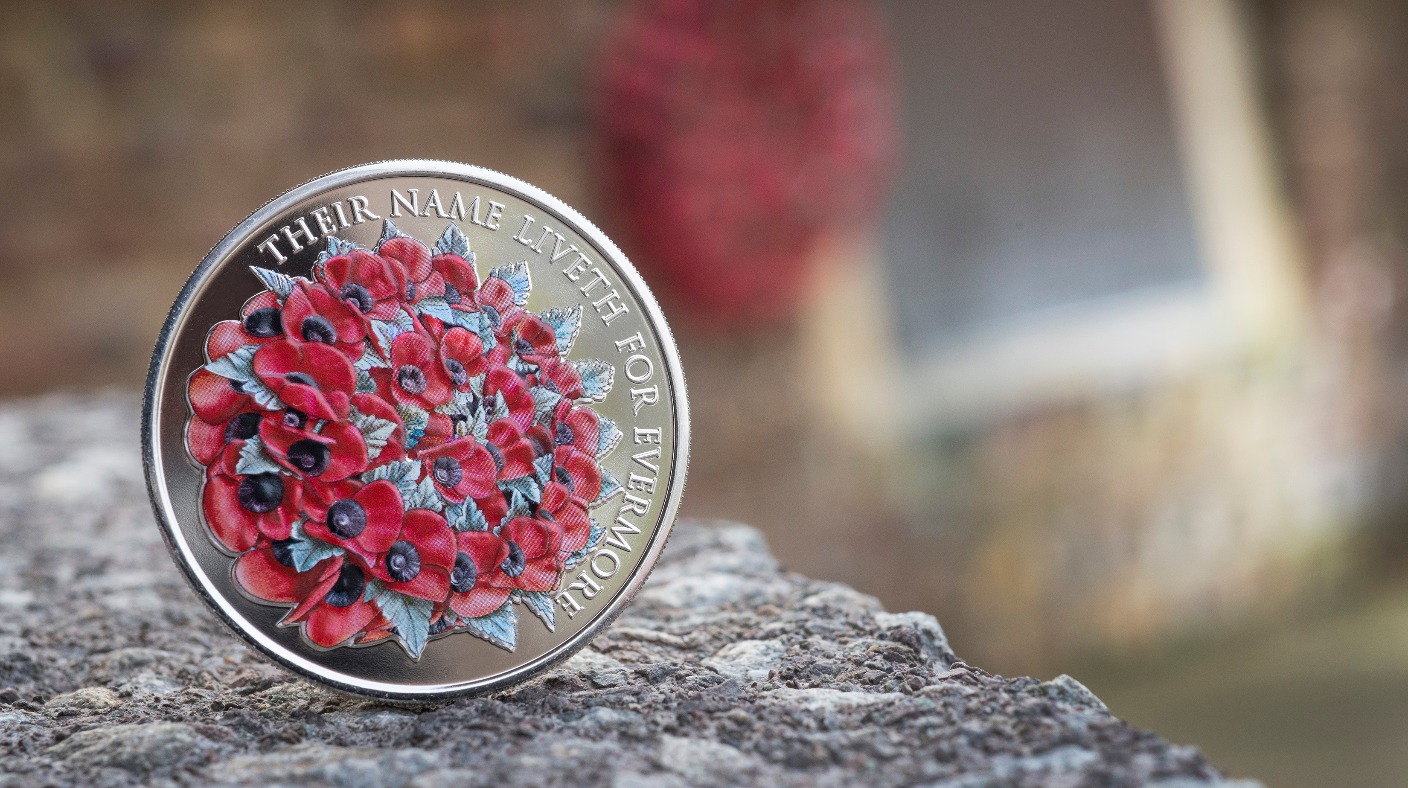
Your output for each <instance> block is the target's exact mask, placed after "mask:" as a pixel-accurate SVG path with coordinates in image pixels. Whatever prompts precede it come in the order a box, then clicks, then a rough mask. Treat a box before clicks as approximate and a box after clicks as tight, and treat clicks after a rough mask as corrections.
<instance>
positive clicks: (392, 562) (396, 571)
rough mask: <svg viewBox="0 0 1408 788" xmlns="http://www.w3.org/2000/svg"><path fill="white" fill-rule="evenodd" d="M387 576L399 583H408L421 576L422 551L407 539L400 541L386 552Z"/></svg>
mask: <svg viewBox="0 0 1408 788" xmlns="http://www.w3.org/2000/svg"><path fill="white" fill-rule="evenodd" d="M386 574H388V575H390V576H391V579H392V580H395V581H396V582H398V583H408V582H410V581H412V580H415V579H416V576H417V575H419V574H420V551H419V550H417V549H416V546H415V545H413V544H411V543H410V542H407V541H406V540H405V539H398V540H397V541H396V543H395V544H393V545H391V549H390V550H387V551H386Z"/></svg>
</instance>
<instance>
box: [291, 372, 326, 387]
mask: <svg viewBox="0 0 1408 788" xmlns="http://www.w3.org/2000/svg"><path fill="white" fill-rule="evenodd" d="M284 380H286V381H288V382H289V383H298V384H300V385H303V386H312V387H313V388H317V387H318V381H316V380H314V379H313V376H312V375H309V374H308V373H307V372H290V373H288V374H287V375H284Z"/></svg>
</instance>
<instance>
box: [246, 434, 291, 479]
mask: <svg viewBox="0 0 1408 788" xmlns="http://www.w3.org/2000/svg"><path fill="white" fill-rule="evenodd" d="M280 470H282V469H281V468H279V464H278V463H276V462H274V460H273V459H272V458H271V457H270V456H269V453H268V452H266V451H264V441H262V440H260V439H259V436H258V435H255V436H254V437H252V438H247V439H246V440H245V442H244V445H243V446H241V447H240V459H239V461H238V462H236V463H235V473H238V474H240V475H241V476H248V475H251V474H255V473H278V472H279V471H280Z"/></svg>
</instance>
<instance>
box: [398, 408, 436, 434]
mask: <svg viewBox="0 0 1408 788" xmlns="http://www.w3.org/2000/svg"><path fill="white" fill-rule="evenodd" d="M396 413H397V415H399V416H400V417H401V423H402V424H404V425H406V432H407V433H411V432H420V433H422V434H423V433H424V432H425V428H426V427H429V426H430V414H429V413H426V412H425V411H423V410H421V409H420V408H417V407H416V406H414V405H405V404H403V403H399V402H398V403H396Z"/></svg>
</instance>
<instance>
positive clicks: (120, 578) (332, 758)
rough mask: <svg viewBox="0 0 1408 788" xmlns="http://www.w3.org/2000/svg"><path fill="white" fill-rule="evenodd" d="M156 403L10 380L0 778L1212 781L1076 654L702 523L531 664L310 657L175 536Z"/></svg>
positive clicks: (2, 512)
mask: <svg viewBox="0 0 1408 788" xmlns="http://www.w3.org/2000/svg"><path fill="white" fill-rule="evenodd" d="M137 420H138V416H137V403H136V402H135V400H134V399H133V398H132V397H130V396H128V395H123V394H109V395H102V396H99V397H96V398H87V399H78V398H49V399H46V400H41V401H37V402H29V403H17V404H12V405H9V406H5V407H0V545H3V546H4V548H3V552H0V759H2V760H0V766H3V768H0V785H36V784H46V783H74V782H82V783H88V784H91V785H127V784H184V783H198V784H206V783H211V782H216V783H233V784H249V785H268V784H280V783H291V784H317V785H359V786H441V785H443V786H458V785H490V784H505V783H507V784H519V783H522V784H529V785H556V784H562V785H567V784H571V785H576V786H585V785H613V786H645V785H652V786H653V785H665V786H670V785H697V784H702V785H713V784H737V783H754V784H763V785H854V784H857V783H863V784H867V785H891V784H914V783H921V784H934V785H945V786H979V785H1043V786H1050V785H1072V786H1074V785H1089V784H1102V785H1105V784H1108V785H1124V784H1150V783H1152V784H1162V785H1166V786H1191V785H1202V784H1209V783H1218V782H1221V778H1220V776H1219V775H1218V773H1217V772H1216V770H1214V769H1213V768H1212V767H1211V766H1209V765H1208V763H1207V762H1206V761H1205V760H1204V759H1203V757H1202V756H1201V755H1200V754H1199V753H1198V752H1197V751H1196V750H1194V749H1192V748H1187V747H1177V746H1173V745H1170V744H1169V743H1167V742H1165V741H1163V740H1162V739H1160V738H1159V737H1158V736H1156V735H1154V734H1152V733H1147V732H1144V731H1139V730H1136V729H1134V728H1131V727H1130V726H1129V725H1127V724H1125V723H1123V722H1121V721H1120V720H1118V719H1117V718H1115V717H1114V716H1112V715H1111V714H1110V713H1109V712H1108V711H1107V710H1106V709H1105V706H1104V704H1102V703H1101V702H1100V700H1099V699H1098V698H1096V697H1095V696H1094V695H1092V694H1091V693H1090V692H1089V691H1088V690H1086V689H1085V688H1084V687H1083V686H1081V685H1080V684H1079V683H1077V682H1076V681H1075V680H1073V679H1070V678H1068V677H1065V676H1062V677H1060V678H1058V679H1056V680H1054V681H1048V682H1041V681H1038V680H1036V679H1031V678H1018V679H1006V678H1001V677H998V676H993V675H991V674H988V673H986V672H984V671H982V670H979V669H977V668H974V667H970V666H968V665H965V664H964V663H962V662H961V661H958V660H957V659H956V657H955V656H954V654H953V652H952V651H950V649H949V646H948V643H947V641H946V640H945V639H944V634H943V630H942V629H940V627H939V624H938V622H937V621H936V620H934V618H933V617H931V616H929V615H925V614H922V613H887V612H885V611H884V610H883V609H882V608H881V607H880V605H879V604H878V603H877V602H876V601H875V600H874V599H872V598H870V597H868V596H865V595H863V594H860V593H858V592H856V591H854V590H852V589H850V588H847V587H845V586H841V585H837V584H834V583H823V582H818V581H815V580H810V579H808V578H805V577H801V576H798V575H795V574H789V573H786V572H783V571H781V570H779V568H778V566H777V562H776V561H775V560H774V559H773V558H772V556H771V555H770V554H769V553H768V550H767V547H766V545H765V544H764V543H763V541H762V539H761V537H760V536H759V534H758V533H757V532H756V531H754V530H753V529H751V528H748V527H745V526H740V525H731V524H724V523H707V524H700V523H682V524H680V525H679V526H678V528H677V531H676V535H675V536H674V537H673V538H672V540H671V542H670V545H669V548H668V549H667V550H666V552H665V556H664V558H663V559H662V561H661V563H660V565H659V566H658V567H657V569H656V571H655V573H654V574H653V575H652V576H651V579H650V582H649V583H648V584H647V585H646V587H645V589H644V590H643V591H642V593H641V594H640V596H639V597H638V598H637V601H636V602H635V604H634V605H632V607H631V608H630V610H629V611H628V612H627V613H626V614H625V615H623V616H622V617H621V618H620V619H619V620H618V621H617V623H616V624H615V625H614V626H612V627H611V628H610V629H608V630H607V631H606V632H605V633H604V634H603V635H601V636H600V637H598V638H597V639H596V641H595V642H594V643H593V644H592V645H591V647H589V648H588V649H587V650H585V651H583V652H581V653H580V654H579V655H577V656H576V657H574V658H573V659H571V660H569V661H568V662H566V663H564V664H563V665H562V666H560V667H558V668H557V669H555V670H552V671H551V672H549V673H547V674H546V675H544V676H543V677H542V678H541V679H539V680H537V681H535V682H533V683H530V684H528V685H526V686H521V687H518V688H516V689H513V690H509V691H505V692H501V693H499V694H496V695H492V696H489V697H484V698H477V699H470V700H460V701H456V702H453V703H448V704H444V705H439V706H432V707H425V708H420V709H409V708H403V707H395V706H388V705H385V704H378V703H372V702H366V701H362V700H357V699H353V698H350V697H347V696H343V695H340V694H337V693H334V692H331V691H328V690H325V689H322V688H321V687H318V686H315V685H313V684H310V683H308V682H306V681H302V680H299V679H296V678H294V677H293V676H292V675H290V674H289V673H286V672H285V671H283V670H281V669H279V668H278V667H276V666H274V665H272V664H270V663H268V662H266V661H265V660H264V659H262V658H261V657H260V656H258V655H257V654H256V653H253V652H251V651H250V650H249V649H248V648H246V647H244V646H243V645H242V644H241V643H240V642H239V641H237V640H236V639H235V638H234V637H233V636H231V635H229V634H227V633H226V632H225V631H224V630H223V629H222V628H221V626H220V625H219V624H218V623H217V622H216V621H215V618H214V616H212V615H210V614H208V613H207V611H206V610H205V608H204V607H203V606H202V605H201V604H200V603H199V602H198V601H197V599H196V597H195V595H194V594H193V593H192V592H191V591H190V590H189V589H188V588H187V587H186V585H185V583H184V581H183V580H182V579H181V576H180V575H179V574H178V572H177V570H176V568H175V566H174V565H173V564H172V563H171V561H170V559H169V558H168V557H167V555H166V551H165V548H164V546H163V544H162V542H161V539H160V537H159V535H158V532H157V528H156V525H155V523H154V522H153V520H152V515H151V511H150V509H149V507H148V504H147V497H146V490H145V486H144V482H143V479H142V471H141V463H140V461H139V456H138V449H137Z"/></svg>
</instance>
